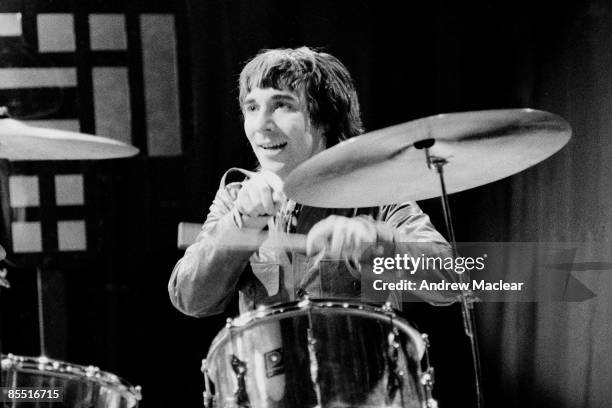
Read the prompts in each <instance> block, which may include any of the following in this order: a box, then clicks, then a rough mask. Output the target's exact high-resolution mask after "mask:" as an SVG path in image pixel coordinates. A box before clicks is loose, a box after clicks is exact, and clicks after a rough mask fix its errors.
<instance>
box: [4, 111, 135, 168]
mask: <svg viewBox="0 0 612 408" xmlns="http://www.w3.org/2000/svg"><path fill="white" fill-rule="evenodd" d="M135 154H138V149H137V148H135V147H133V146H130V145H128V144H125V143H121V142H119V141H117V140H113V139H109V138H106V137H100V136H92V135H86V134H82V133H76V132H69V131H65V130H55V129H45V128H39V127H34V126H29V125H26V124H25V123H22V122H19V121H17V120H14V119H0V158H4V159H9V160H97V159H115V158H120V157H129V156H134V155H135Z"/></svg>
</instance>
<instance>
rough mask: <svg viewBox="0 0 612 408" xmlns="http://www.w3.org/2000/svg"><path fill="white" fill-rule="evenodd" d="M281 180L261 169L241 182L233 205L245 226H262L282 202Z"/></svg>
mask: <svg viewBox="0 0 612 408" xmlns="http://www.w3.org/2000/svg"><path fill="white" fill-rule="evenodd" d="M284 200H285V195H284V193H283V181H282V180H281V179H280V177H278V176H277V175H276V174H274V173H271V172H269V171H262V172H260V173H257V174H255V175H254V176H253V177H251V178H250V179H248V180H247V181H245V182H244V183H242V188H241V189H240V191H239V192H238V197H237V198H236V201H235V202H234V207H235V208H236V210H237V211H238V212H239V213H240V215H241V216H242V221H243V225H244V226H245V227H247V228H259V229H261V228H263V227H264V226H265V225H266V223H267V221H268V219H269V218H270V217H271V216H273V215H274V214H276V213H277V212H278V211H279V210H280V208H281V206H282V204H283V202H284Z"/></svg>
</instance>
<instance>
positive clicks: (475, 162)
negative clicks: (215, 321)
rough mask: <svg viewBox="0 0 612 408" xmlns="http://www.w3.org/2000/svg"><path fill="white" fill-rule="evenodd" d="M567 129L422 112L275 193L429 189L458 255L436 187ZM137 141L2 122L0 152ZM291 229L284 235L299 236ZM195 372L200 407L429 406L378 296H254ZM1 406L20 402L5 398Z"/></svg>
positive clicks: (53, 372)
mask: <svg viewBox="0 0 612 408" xmlns="http://www.w3.org/2000/svg"><path fill="white" fill-rule="evenodd" d="M570 136H571V128H570V126H569V124H568V123H567V122H566V121H565V120H564V119H562V118H560V117H559V116H556V115H554V114H551V113H548V112H543V111H537V110H530V109H513V110H491V111H478V112H465V113H452V114H444V115H437V116H432V117H427V118H422V119H418V120H415V121H411V122H407V123H404V124H400V125H397V126H393V127H389V128H385V129H381V130H377V131H373V132H370V133H367V134H364V135H361V136H358V137H354V138H352V139H349V140H348V141H345V142H342V143H340V144H338V145H336V146H333V147H331V148H329V149H327V150H325V151H323V152H322V153H320V154H318V155H316V156H314V157H312V158H311V159H309V160H307V161H306V162H304V163H302V164H301V165H300V166H298V167H297V168H296V169H295V170H294V171H293V172H292V173H291V174H290V175H289V176H288V178H287V179H286V180H285V186H284V188H285V194H286V195H287V196H288V197H289V198H291V199H292V200H294V201H296V202H298V203H301V204H305V205H311V206H319V207H327V208H343V207H344V208H346V207H349V208H353V207H371V206H378V205H383V204H392V203H400V202H404V201H418V200H423V199H428V198H433V197H441V201H442V209H443V212H444V220H445V225H446V230H447V233H448V238H449V242H450V243H451V246H452V248H453V252H454V255H456V254H457V252H456V245H455V244H456V243H455V235H454V231H453V227H452V217H451V211H450V207H449V203H448V197H447V195H448V194H452V193H455V192H459V191H463V190H467V189H470V188H474V187H477V186H481V185H484V184H487V183H490V182H493V181H495V180H499V179H501V178H504V177H507V176H510V175H512V174H515V173H517V172H519V171H522V170H524V169H526V168H528V167H530V166H532V165H535V164H536V163H539V162H540V161H542V160H544V159H546V158H547V157H549V156H551V155H552V154H554V153H555V152H557V151H558V150H559V149H561V148H562V147H563V146H564V145H565V144H566V143H567V142H568V140H569V138H570ZM137 152H138V150H137V149H135V148H134V147H132V146H129V145H125V144H123V143H120V142H117V141H114V140H111V139H106V138H101V137H96V136H91V135H83V134H78V133H74V132H65V131H57V130H49V129H40V128H34V127H31V126H28V125H25V124H23V123H20V122H18V121H15V120H12V119H9V118H6V117H5V118H3V119H0V157H2V158H6V159H9V160H68V159H70V160H94V159H108V158H119V157H128V156H132V155H134V154H136V153H137ZM364 192H365V193H364ZM294 238H296V237H294ZM303 238H304V237H297V239H294V240H292V241H291V242H294V243H295V246H296V247H301V246H303V245H304V242H305V240H304V239H303ZM279 242H287V241H286V240H281V241H279ZM3 279H5V278H4V277H3ZM5 280H6V279H5ZM6 283H8V282H6ZM458 301H460V302H461V305H462V312H463V320H464V325H465V331H466V334H467V335H468V337H469V338H470V340H471V347H472V355H473V361H474V373H475V386H476V392H477V397H478V398H477V401H478V405H480V404H481V403H482V398H481V396H482V393H481V392H480V379H479V361H478V347H477V344H476V336H475V325H474V319H473V307H474V299H472V298H471V293H469V292H465V293H462V294H461V296H460V299H458ZM39 302H40V299H39ZM41 343H42V342H41ZM202 371H203V373H204V383H205V384H204V389H205V391H204V405H205V407H207V408H211V407H227V408H229V407H235V408H238V407H257V408H272V407H274V408H281V407H292V408H296V407H317V408H322V407H329V408H332V407H333V408H335V407H355V408H357V407H359V408H365V407H402V408H406V407H410V408H413V407H414V408H416V407H418V408H434V407H436V406H437V403H436V401H435V399H434V398H433V395H432V392H433V382H434V381H433V380H434V378H433V368H432V367H431V366H430V365H429V358H428V341H427V336H426V335H424V334H421V333H419V332H418V331H417V330H415V329H414V328H413V327H412V326H411V325H410V324H408V323H407V322H406V320H404V319H403V318H401V317H400V316H399V315H398V314H397V313H396V312H395V311H394V310H392V309H391V308H390V307H389V305H382V306H373V305H369V304H363V303H358V302H345V301H341V300H334V299H309V298H304V299H302V300H298V301H295V302H292V303H284V304H279V305H275V306H267V307H260V308H258V309H257V310H254V311H252V312H249V313H246V314H243V315H241V316H238V317H237V318H235V319H228V321H227V324H226V326H225V328H224V329H223V330H221V332H219V333H218V335H217V336H216V338H215V339H214V340H213V342H212V345H211V347H210V349H209V352H208V355H207V358H206V359H205V360H204V361H203V364H202ZM1 373H2V379H1V380H0V384H2V386H3V387H8V388H10V387H13V388H14V387H61V388H63V390H64V394H65V395H64V402H63V404H64V406H70V407H96V408H97V407H99V408H102V407H104V408H106V407H134V406H137V404H138V402H139V400H140V399H141V395H140V389H139V388H138V387H132V386H131V385H130V384H129V383H127V382H125V381H123V380H121V379H120V378H118V377H117V376H115V375H113V374H111V373H107V372H103V371H100V370H99V369H98V368H96V367H93V366H89V367H86V366H80V365H74V364H69V363H66V362H62V361H58V360H52V359H49V358H47V357H46V356H44V355H43V356H41V357H22V356H14V355H10V354H9V355H3V358H2V370H1ZM45 404H46V403H41V404H40V405H35V406H43V405H45ZM9 406H12V407H17V406H21V405H19V403H17V402H14V401H13V402H12V403H10V405H9ZM45 406H46V405H45Z"/></svg>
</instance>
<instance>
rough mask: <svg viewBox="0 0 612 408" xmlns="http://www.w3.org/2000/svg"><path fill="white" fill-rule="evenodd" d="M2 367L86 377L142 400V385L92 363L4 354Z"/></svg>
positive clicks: (126, 395) (127, 395) (129, 396)
mask: <svg viewBox="0 0 612 408" xmlns="http://www.w3.org/2000/svg"><path fill="white" fill-rule="evenodd" d="M1 357H2V358H1V360H0V361H1V369H2V371H8V370H10V369H12V368H15V369H16V371H27V372H39V373H53V374H59V375H62V376H66V377H70V378H74V379H82V378H84V379H86V380H87V381H91V382H95V383H98V384H99V385H102V386H104V387H106V388H110V389H113V390H115V391H117V392H119V393H120V394H122V395H124V396H125V397H128V398H133V399H136V400H137V401H140V400H141V399H142V393H141V390H140V386H133V385H132V384H130V383H129V382H128V381H126V380H124V379H123V378H121V377H119V376H118V375H116V374H113V373H111V372H109V371H102V370H100V369H99V368H98V367H96V366H93V365H90V366H85V365H80V364H73V363H69V362H67V361H62V360H56V359H52V358H48V357H45V356H39V357H34V356H21V355H15V354H11V353H9V354H2V356H1Z"/></svg>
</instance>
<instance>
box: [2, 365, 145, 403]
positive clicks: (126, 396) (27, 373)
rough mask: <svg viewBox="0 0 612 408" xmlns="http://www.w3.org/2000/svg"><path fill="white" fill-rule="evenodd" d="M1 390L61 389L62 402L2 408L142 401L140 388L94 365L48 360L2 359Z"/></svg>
mask: <svg viewBox="0 0 612 408" xmlns="http://www.w3.org/2000/svg"><path fill="white" fill-rule="evenodd" d="M2 380H3V384H2V386H3V387H11V388H17V387H36V388H43V387H44V388H61V390H62V394H63V401H62V402H6V403H5V405H4V406H8V407H12V408H18V407H37V408H39V407H70V408H131V407H136V406H138V401H140V399H141V395H140V387H132V386H131V385H130V384H128V383H127V382H125V381H123V380H122V379H121V378H119V377H117V376H116V375H114V374H111V373H108V372H104V371H101V370H100V369H99V368H97V367H94V366H81V365H75V364H70V363H66V362H63V361H58V360H52V359H49V358H47V357H21V356H15V355H12V354H9V355H7V356H3V358H2Z"/></svg>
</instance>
